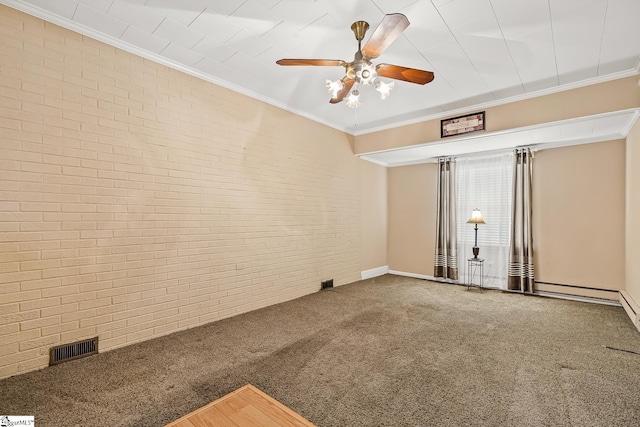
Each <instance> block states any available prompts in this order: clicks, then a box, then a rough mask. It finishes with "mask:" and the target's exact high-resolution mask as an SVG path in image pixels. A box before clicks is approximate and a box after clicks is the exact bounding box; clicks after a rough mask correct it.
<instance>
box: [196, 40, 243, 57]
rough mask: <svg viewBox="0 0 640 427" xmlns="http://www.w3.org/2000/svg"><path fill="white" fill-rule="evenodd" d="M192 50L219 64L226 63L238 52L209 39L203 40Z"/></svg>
mask: <svg viewBox="0 0 640 427" xmlns="http://www.w3.org/2000/svg"><path fill="white" fill-rule="evenodd" d="M192 50H193V51H194V52H197V53H200V54H202V55H204V56H205V57H207V58H209V59H213V60H214V61H217V62H224V61H226V60H227V59H229V58H231V57H232V56H233V55H234V54H235V53H236V52H237V50H235V49H233V48H232V47H230V46H229V45H226V44H222V43H218V42H217V41H215V40H211V39H209V38H208V37H204V38H202V40H200V41H199V42H198V43H196V44H195V46H193V49H192Z"/></svg>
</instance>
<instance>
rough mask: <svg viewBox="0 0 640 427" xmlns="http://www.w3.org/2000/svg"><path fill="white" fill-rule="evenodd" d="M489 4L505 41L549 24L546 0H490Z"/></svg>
mask: <svg viewBox="0 0 640 427" xmlns="http://www.w3.org/2000/svg"><path fill="white" fill-rule="evenodd" d="M491 6H492V7H493V12H494V13H495V16H496V18H497V20H498V24H499V26H500V30H501V31H502V35H503V36H504V38H505V39H506V40H507V41H508V40H511V39H516V38H519V37H522V36H523V35H525V34H528V33H531V32H534V31H538V30H540V29H541V28H545V27H548V26H549V4H548V3H547V2H542V1H514V0H491Z"/></svg>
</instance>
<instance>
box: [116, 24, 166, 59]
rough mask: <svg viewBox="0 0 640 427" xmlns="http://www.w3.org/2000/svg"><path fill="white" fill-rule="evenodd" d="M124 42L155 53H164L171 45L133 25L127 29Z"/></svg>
mask: <svg viewBox="0 0 640 427" xmlns="http://www.w3.org/2000/svg"><path fill="white" fill-rule="evenodd" d="M122 40H123V41H125V42H127V43H131V44H134V45H136V46H139V47H140V48H141V49H144V50H146V51H149V52H153V53H160V52H162V51H163V50H164V48H166V47H167V46H168V45H169V43H170V42H168V41H167V40H163V39H161V38H159V37H155V36H152V35H151V34H149V33H147V32H146V31H144V30H140V29H138V28H137V27H134V26H132V25H130V26H129V27H127V29H126V30H125V32H124V34H123V35H122Z"/></svg>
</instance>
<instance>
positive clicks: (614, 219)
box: [532, 140, 625, 299]
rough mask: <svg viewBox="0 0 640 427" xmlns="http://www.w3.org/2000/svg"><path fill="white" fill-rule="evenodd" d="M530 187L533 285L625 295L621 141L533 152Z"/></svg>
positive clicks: (623, 165) (622, 147) (573, 292)
mask: <svg viewBox="0 0 640 427" xmlns="http://www.w3.org/2000/svg"><path fill="white" fill-rule="evenodd" d="M532 185H533V227H534V242H533V244H534V250H535V268H536V281H537V282H550V283H558V284H567V285H575V286H584V287H589V288H600V289H611V290H620V289H624V269H625V263H624V258H625V255H624V254H625V248H624V241H625V225H624V210H625V200H624V199H625V143H624V140H618V141H609V142H602V143H596V144H586V145H578V146H572V147H564V148H555V149H550V150H542V151H539V152H536V153H535V158H534V176H533V184H532ZM542 288H543V289H545V288H546V289H548V290H551V291H554V292H566V293H572V294H577V295H588V296H600V297H607V296H608V297H609V298H611V299H617V294H616V293H609V294H608V295H607V294H606V293H600V294H594V293H593V292H586V291H585V290H581V289H576V288H567V289H562V288H553V287H552V288H549V287H545V286H542Z"/></svg>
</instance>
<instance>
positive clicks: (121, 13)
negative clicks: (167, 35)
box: [107, 0, 165, 33]
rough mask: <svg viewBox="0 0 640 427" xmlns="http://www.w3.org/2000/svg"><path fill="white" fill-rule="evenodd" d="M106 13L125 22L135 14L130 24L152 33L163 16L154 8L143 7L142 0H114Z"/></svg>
mask: <svg viewBox="0 0 640 427" xmlns="http://www.w3.org/2000/svg"><path fill="white" fill-rule="evenodd" d="M107 14H108V15H109V16H112V17H114V18H116V19H119V20H120V21H122V22H127V21H128V20H129V19H130V18H131V16H135V17H136V20H135V21H134V22H132V23H131V24H130V25H131V26H133V27H137V28H139V29H141V30H144V31H146V32H147V33H153V32H154V31H155V30H156V28H158V25H160V23H161V22H162V20H163V19H164V18H165V17H164V16H163V15H161V14H159V13H157V12H156V11H155V10H153V9H151V8H148V7H145V5H144V0H140V2H139V3H136V2H134V1H131V0H114V2H113V3H112V4H111V8H109V11H108V13H107Z"/></svg>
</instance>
